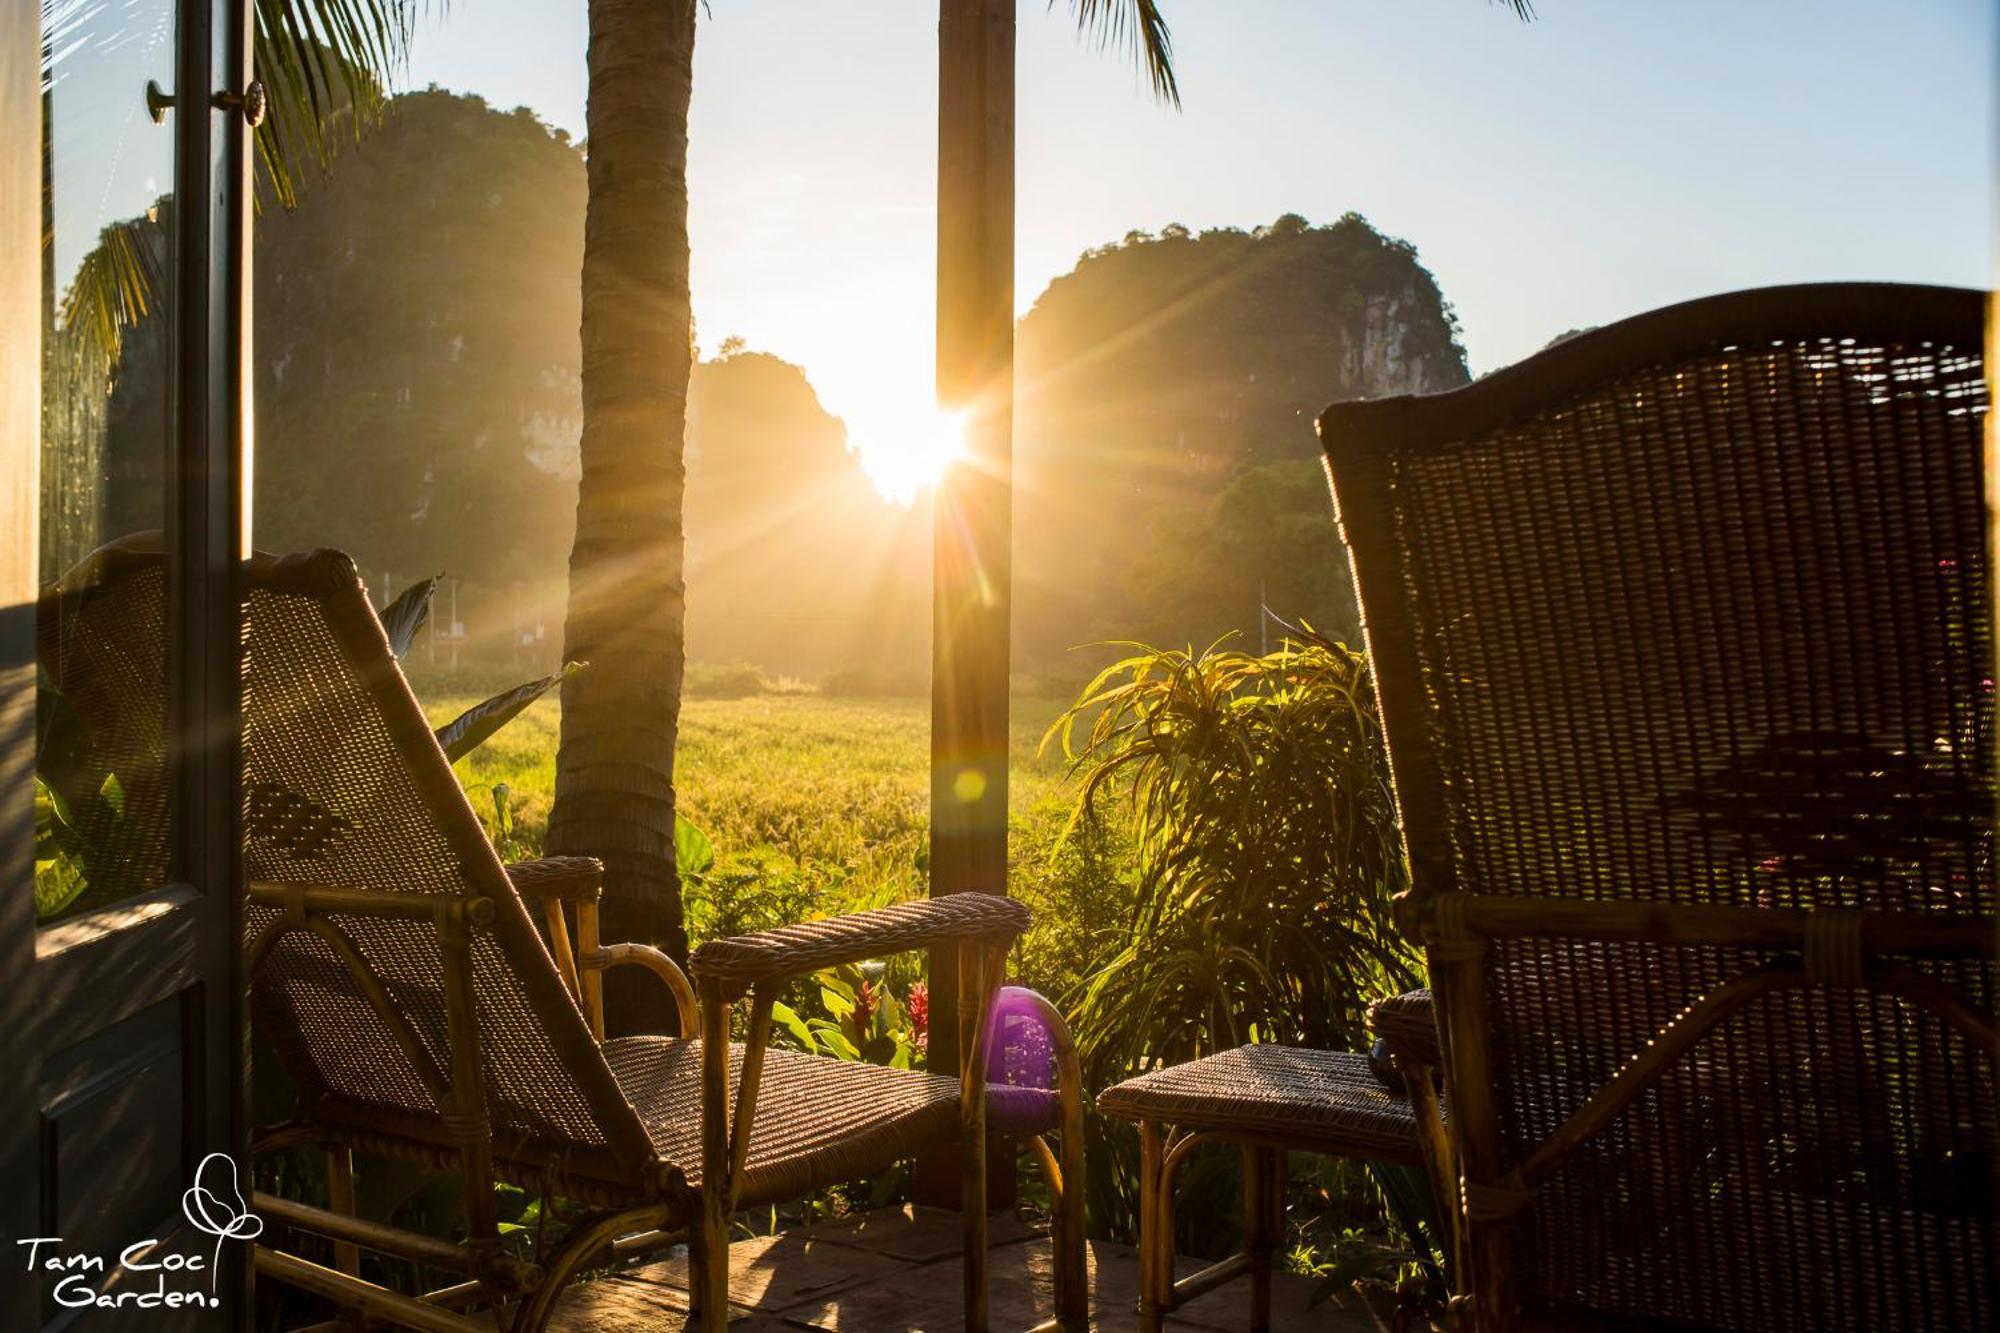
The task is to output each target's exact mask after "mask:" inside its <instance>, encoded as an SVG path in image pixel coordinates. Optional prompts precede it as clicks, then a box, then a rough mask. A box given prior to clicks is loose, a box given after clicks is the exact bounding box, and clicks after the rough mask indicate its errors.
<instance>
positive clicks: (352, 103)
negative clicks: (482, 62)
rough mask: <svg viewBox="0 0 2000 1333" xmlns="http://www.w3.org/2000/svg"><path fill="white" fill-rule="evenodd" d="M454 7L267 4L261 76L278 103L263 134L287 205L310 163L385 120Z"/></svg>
mask: <svg viewBox="0 0 2000 1333" xmlns="http://www.w3.org/2000/svg"><path fill="white" fill-rule="evenodd" d="M447 2H448V0H257V5H256V24H257V30H256V41H255V50H254V56H255V60H256V65H257V77H258V78H260V79H262V80H263V81H264V87H265V90H266V91H267V92H269V94H270V96H271V113H270V117H269V118H268V119H267V120H266V121H265V122H264V124H263V125H262V126H261V127H260V128H259V129H258V131H257V156H258V160H259V162H260V164H261V165H262V167H263V170H262V172H261V173H260V183H261V184H262V185H263V186H264V187H265V188H267V189H268V190H269V191H270V193H271V195H272V196H273V197H274V198H275V199H276V201H277V202H278V204H279V205H280V206H281V207H284V208H290V207H293V206H294V205H295V204H296V203H297V202H298V186H299V182H300V179H301V174H302V171H303V169H304V168H305V167H306V166H308V165H317V166H322V167H323V166H324V165H326V163H328V162H329V161H330V160H331V159H332V156H333V153H334V151H335V150H336V147H337V146H338V145H339V144H340V143H341V142H343V141H348V142H351V141H353V140H355V139H358V138H359V137H360V135H361V133H362V131H363V129H364V128H365V127H366V126H367V125H368V124H369V123H370V122H371V121H372V120H373V119H374V117H375V116H377V115H378V114H379V113H380V112H381V109H382V106H383V104H384V101H385V90H386V89H387V88H388V86H389V84H390V82H391V81H392V80H393V79H394V77H395V76H396V75H398V74H400V73H401V72H402V70H403V68H404V63H405V61H406V60H407V59H408V56H409V50H410V42H411V39H412V38H413V37H414V36H415V35H416V19H417V14H418V12H419V10H421V9H426V8H437V9H442V8H444V6H445V4H446V3H447Z"/></svg>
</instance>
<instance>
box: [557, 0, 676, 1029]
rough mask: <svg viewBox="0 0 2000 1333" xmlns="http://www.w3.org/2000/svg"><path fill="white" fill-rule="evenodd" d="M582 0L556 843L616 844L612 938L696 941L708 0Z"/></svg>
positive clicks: (664, 1013) (611, 1004) (616, 1015)
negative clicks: (698, 346) (697, 429)
mask: <svg viewBox="0 0 2000 1333" xmlns="http://www.w3.org/2000/svg"><path fill="white" fill-rule="evenodd" d="M589 2H590V58H589V77H590V100H589V106H588V109H587V111H586V127H587V132H588V139H587V143H586V151H587V158H588V181H589V200H588V204H587V211H586V214H585V222H584V243H583V444H582V454H583V458H582V463H583V479H582V483H581V485H580V486H579V488H578V492H577V504H576V543H575V546H574V547H573V548H572V549H571V552H570V568H569V578H570V587H569V614H568V620H567V623H566V624H565V625H564V630H563V653H564V656H565V657H566V658H567V659H569V660H573V661H581V662H588V663H590V669H589V670H587V671H583V672H580V673H578V674H577V675H576V676H574V677H572V678H571V679H570V680H569V681H568V682H566V683H565V684H564V686H563V712H562V744H561V748H560V750H559V751H558V753H557V756H556V796H555V807H554V809H553V811H551V813H550V816H549V833H548V850H549V852H550V853H552V854H558V855H560V854H564V853H567V854H572V855H589V856H596V857H598V858H600V859H601V860H602V861H603V862H604V865H605V890H604V914H603V921H604V930H605V934H606V937H607V938H608V939H611V940H639V941H644V942H647V943H652V944H655V945H658V946H659V947H660V948H663V949H665V950H667V951H668V952H669V953H671V954H673V955H674V956H675V957H676V958H679V959H685V957H686V955H687V931H686V928H685V926H684V925H683V922H682V914H681V898H680V882H679V879H678V877H677V875H676V874H675V869H674V744H675V738H676V734H677V732H678V730H679V724H680V698H681V678H682V673H683V667H684V664H685V654H686V648H685V639H684V627H685V622H686V610H687V607H686V588H685V582H684V578H683V565H684V562H685V555H686V541H685V537H684V533H683V528H682V502H683V499H684V493H685V489H686V475H687V474H686V468H685V466H684V463H683V458H682V454H683V448H684V444H685V439H686V425H687V390H688V376H689V374H690V372H691V370H692V369H693V352H694V349H693V312H692V308H691V306H690V301H689V295H688V231H687V219H688V196H687V118H688V103H689V99H690V97H691V96H692V92H693V86H694V25H695V6H696V0H589ZM607 980H608V981H610V982H613V983H616V982H620V981H623V980H626V976H625V975H623V974H621V973H613V974H611V976H610V977H609V978H607ZM621 991H623V992H625V993H623V994H621V993H620V992H621ZM671 1014H672V1009H671V1007H670V1006H669V1005H668V1003H667V999H666V996H665V995H664V993H661V994H659V995H655V994H653V993H652V992H651V991H650V990H647V989H645V988H643V987H641V986H634V987H632V988H630V989H629V990H627V988H625V987H621V986H616V985H614V986H613V988H612V994H611V996H610V997H609V999H608V1000H607V1003H606V1017H607V1019H610V1020H613V1021H614V1022H619V1023H620V1024H621V1026H623V1027H624V1028H625V1030H633V1027H634V1025H637V1027H638V1028H639V1029H641V1030H646V1029H649V1030H651V1031H655V1032H659V1031H668V1030H671V1029H670V1028H669V1027H668V1026H667V1024H668V1022H669V1021H670V1016H671Z"/></svg>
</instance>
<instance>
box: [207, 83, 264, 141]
mask: <svg viewBox="0 0 2000 1333" xmlns="http://www.w3.org/2000/svg"><path fill="white" fill-rule="evenodd" d="M208 104H209V105H210V106H212V107H214V108H215V109H216V110H217V111H241V112H242V113H243V123H244V124H246V125H248V126H249V127H250V128H251V129H253V130H254V129H256V128H257V127H258V126H259V125H262V124H263V123H264V117H265V116H266V115H268V114H270V111H271V95H270V94H269V93H267V92H265V91H264V81H263V80H262V79H252V80H250V82H249V83H248V84H246V85H245V86H244V88H243V91H242V92H240V93H217V94H216V95H215V96H213V97H211V98H209V99H208Z"/></svg>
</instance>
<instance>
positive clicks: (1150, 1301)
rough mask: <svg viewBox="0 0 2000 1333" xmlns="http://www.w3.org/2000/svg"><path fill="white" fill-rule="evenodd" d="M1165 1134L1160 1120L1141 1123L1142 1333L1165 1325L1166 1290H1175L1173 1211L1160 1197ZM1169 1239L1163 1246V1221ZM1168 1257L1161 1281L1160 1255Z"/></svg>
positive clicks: (1140, 1273)
mask: <svg viewBox="0 0 2000 1333" xmlns="http://www.w3.org/2000/svg"><path fill="white" fill-rule="evenodd" d="M1166 1155H1167V1154H1166V1132H1165V1130H1164V1129H1163V1128H1162V1127H1161V1125H1160V1122H1159V1121H1157V1120H1142V1121H1140V1122H1139V1333H1160V1328H1161V1325H1162V1324H1164V1323H1165V1321H1166V1317H1167V1311H1166V1305H1167V1302H1166V1299H1165V1293H1166V1291H1167V1290H1168V1289H1169V1288H1171V1287H1172V1285H1173V1280H1174V1274H1173V1252H1174V1247H1173V1211H1172V1208H1171V1206H1163V1204H1162V1201H1161V1198H1160V1181H1161V1175H1162V1169H1161V1168H1162V1166H1163V1165H1164V1163H1165V1161H1166ZM1163 1220H1164V1221H1165V1223H1166V1231H1167V1236H1166V1239H1165V1243H1164V1244H1162V1240H1161V1236H1160V1231H1161V1222H1162V1221H1163ZM1163 1250H1164V1252H1165V1254H1166V1256H1167V1258H1166V1261H1165V1262H1166V1273H1165V1275H1164V1282H1163V1281H1162V1274H1161V1272H1160V1268H1161V1257H1160V1256H1161V1253H1162V1251H1163Z"/></svg>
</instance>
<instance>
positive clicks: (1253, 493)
mask: <svg viewBox="0 0 2000 1333" xmlns="http://www.w3.org/2000/svg"><path fill="white" fill-rule="evenodd" d="M1019 346H1020V365H1019V374H1018V384H1019V392H1020V401H1019V406H1018V426H1017V428H1016V431H1015V439H1016V444H1015V456H1016V478H1015V496H1016V498H1015V514H1016V519H1015V542H1014V547H1015V560H1016V571H1015V577H1016V590H1015V596H1016V602H1017V611H1016V616H1015V625H1016V630H1015V658H1016V662H1017V664H1024V663H1025V664H1033V663H1036V662H1040V661H1046V660H1048V659H1049V658H1051V657H1052V656H1054V655H1057V654H1060V653H1063V652H1065V651H1066V650H1068V649H1070V648H1071V647H1073V646H1075V645H1076V644H1079V643H1084V642H1089V641H1092V640H1100V639H1109V638H1142V639H1147V640H1150V641H1153V642H1170V643H1172V642H1183V643H1185V642H1206V641H1208V640H1209V639H1211V638H1212V637H1214V636H1217V635H1220V634H1222V633H1224V632H1226V631H1228V630H1231V629H1235V630H1239V631H1242V632H1243V633H1245V634H1248V635H1251V636H1252V641H1253V642H1254V641H1255V640H1254V636H1255V635H1256V633H1257V629H1258V624H1257V618H1258V603H1259V597H1258V593H1259V590H1260V589H1262V590H1264V591H1265V592H1266V593H1267V594H1268V599H1269V602H1270V604H1271V605H1272V606H1273V607H1275V608H1276V609H1277V610H1278V611H1280V612H1281V613H1282V614H1284V615H1286V616H1289V617H1300V616H1304V617H1307V618H1309V619H1312V620H1314V622H1315V623H1317V624H1320V625H1323V626H1325V627H1327V628H1328V629H1330V630H1332V631H1334V632H1337V633H1341V634H1350V633H1351V632H1352V631H1353V629H1354V622H1353V619H1352V615H1353V611H1352V598H1351V595H1350V594H1349V593H1348V591H1347V590H1346V569H1345V562H1344V560H1343V558H1342V557H1341V555H1340V553H1339V549H1338V546H1337V543H1336V541H1335V539H1334V535H1333V528H1332V523H1331V521H1330V514H1331V507H1330V504H1329V502H1328V499H1327V491H1326V484H1325V480H1324V478H1319V479H1318V480H1317V481H1314V480H1311V478H1312V477H1314V476H1316V475H1317V474H1316V471H1315V470H1316V468H1317V466H1318V459H1319V448H1318V443H1317V440H1316V437H1315V436H1314V433H1313V421H1314V419H1315V418H1316V417H1317V416H1318V414H1319V412H1320V410H1321V409H1323V408H1324V407H1325V406H1326V405H1327V404H1328V403H1330V402H1333V401H1335V400H1336V399H1340V398H1348V397H1358V396H1377V395H1381V394H1386V393H1407V392H1429V391H1433V390H1440V389H1448V388H1453V387H1456V386H1458V385H1460V384H1463V383H1465V381H1466V378H1467V376H1466V369H1465V355H1464V350H1463V349H1462V348H1461V347H1460V346H1459V345H1458V341H1457V325H1456V320H1455V319H1454V317H1453V315H1452V313H1451V310H1450V307H1449V306H1448V305H1446V303H1445V301H1444V298H1443V297H1442V295H1441V294H1440V293H1439V291H1438V287H1437V283H1436V282H1435V281H1434V280H1433V279H1432V277H1431V275H1430V274H1429V273H1428V272H1427V271H1425V269H1424V268H1423V266H1422V265H1421V264H1420V263H1419V262H1418V261H1417V256H1416V250H1415V248H1414V247H1412V246H1411V245H1409V244H1408V243H1406V242H1403V241H1398V240H1393V239H1390V238H1388V237H1384V236H1383V235H1381V233H1379V232H1377V231H1376V230H1375V229H1374V228H1373V227H1371V226H1369V225H1368V223H1367V222H1366V220H1364V219H1363V218H1361V217H1360V216H1359V215H1357V214H1348V215H1347V216H1346V217H1343V218H1341V219H1340V220H1339V221H1338V222H1335V223H1333V224H1332V225H1330V226H1323V227H1315V226H1312V225H1310V224H1309V223H1308V222H1307V221H1306V220H1305V219H1304V218H1301V217H1299V216H1298V215H1296V214H1287V215H1286V216H1284V217H1281V218H1279V219H1278V220H1277V221H1276V222H1274V223H1272V224H1271V225H1270V226H1269V227H1264V228H1259V229H1258V230H1256V231H1254V232H1244V231H1237V230H1234V229H1220V230H1214V231H1206V232H1202V233H1201V234H1200V235H1198V236H1197V235H1195V234H1193V233H1191V232H1189V231H1188V229H1187V228H1185V227H1180V226H1170V227H1167V228H1164V229H1163V230H1162V231H1161V233H1160V234H1159V236H1158V237H1152V236H1148V235H1146V234H1145V233H1143V232H1135V233H1133V234H1132V235H1130V236H1128V237H1127V238H1126V239H1125V241H1124V242H1123V243H1121V244H1117V245H1111V246H1106V247H1103V248H1101V249H1098V250H1093V251H1091V252H1089V253H1088V254H1086V255H1085V256H1084V257H1083V259H1082V260H1081V261H1080V262H1079V263H1078V264H1077V266H1076V269H1075V271H1073V272H1071V273H1069V274H1067V275H1066V276H1064V277H1061V278H1058V279H1056V280H1055V281H1054V282H1053V283H1051V284H1049V287H1048V290H1046V291H1045V292H1043V293H1042V295H1041V297H1040V298H1039V299H1038V300H1037V301H1036V303H1035V307H1034V309H1033V310H1031V311H1030V312H1029V313H1028V314H1027V316H1026V317H1025V318H1024V319H1023V320H1022V321H1021V327H1020V337H1019ZM1267 468H1268V469H1270V471H1269V472H1266V471H1265V469H1267ZM1259 526H1262V527H1264V528H1265V532H1264V533H1263V534H1261V535H1262V536H1263V537H1264V538H1265V540H1261V541H1260V540H1258V537H1259V535H1260V534H1259V533H1258V531H1257V529H1258V527H1259Z"/></svg>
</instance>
